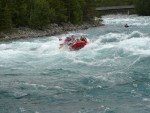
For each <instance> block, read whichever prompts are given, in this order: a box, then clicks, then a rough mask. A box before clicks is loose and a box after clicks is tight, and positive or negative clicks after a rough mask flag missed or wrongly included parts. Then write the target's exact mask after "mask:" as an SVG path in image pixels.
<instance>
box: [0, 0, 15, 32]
mask: <svg viewBox="0 0 150 113" xmlns="http://www.w3.org/2000/svg"><path fill="white" fill-rule="evenodd" d="M11 28H12V18H11V12H10V9H9V6H8V4H7V1H5V0H1V1H0V31H2V30H7V29H11Z"/></svg>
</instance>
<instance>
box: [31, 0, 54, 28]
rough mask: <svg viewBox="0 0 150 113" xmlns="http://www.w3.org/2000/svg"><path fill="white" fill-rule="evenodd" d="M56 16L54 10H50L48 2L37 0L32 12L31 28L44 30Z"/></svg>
mask: <svg viewBox="0 0 150 113" xmlns="http://www.w3.org/2000/svg"><path fill="white" fill-rule="evenodd" d="M53 16H54V9H52V8H51V9H50V8H49V5H48V2H47V1H46V0H37V1H35V3H34V8H33V9H32V11H31V21H30V26H31V27H33V28H37V29H42V28H43V27H44V26H46V25H47V24H49V23H51V22H50V20H51V18H52V17H53Z"/></svg>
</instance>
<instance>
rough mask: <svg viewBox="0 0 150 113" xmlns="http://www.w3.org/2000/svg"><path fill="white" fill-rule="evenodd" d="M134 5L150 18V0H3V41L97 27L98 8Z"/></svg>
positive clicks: (0, 13) (0, 4)
mask: <svg viewBox="0 0 150 113" xmlns="http://www.w3.org/2000/svg"><path fill="white" fill-rule="evenodd" d="M133 4H134V5H135V6H136V12H137V14H139V15H150V2H149V1H147V0H142V1H141V0H122V1H120V0H0V38H9V37H10V38H12V37H30V36H33V37H36V36H45V35H53V34H58V33H62V32H64V31H67V30H68V31H70V30H77V29H85V28H88V27H92V26H97V24H95V23H93V22H91V20H92V19H93V17H95V16H96V12H95V8H96V7H99V6H116V5H133ZM83 23H84V24H83ZM85 23H86V24H85ZM93 24H94V25H93ZM65 25H67V26H65ZM20 28H21V29H20ZM9 34H11V35H9ZM12 34H13V35H12ZM16 34H20V35H16ZM22 34H23V35H22Z"/></svg>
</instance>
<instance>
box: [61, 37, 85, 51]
mask: <svg viewBox="0 0 150 113" xmlns="http://www.w3.org/2000/svg"><path fill="white" fill-rule="evenodd" d="M86 44H87V39H86V38H83V37H81V38H80V39H75V38H74V37H67V38H66V39H65V41H64V45H66V46H68V47H69V49H70V50H79V49H81V48H83V47H85V45H86Z"/></svg>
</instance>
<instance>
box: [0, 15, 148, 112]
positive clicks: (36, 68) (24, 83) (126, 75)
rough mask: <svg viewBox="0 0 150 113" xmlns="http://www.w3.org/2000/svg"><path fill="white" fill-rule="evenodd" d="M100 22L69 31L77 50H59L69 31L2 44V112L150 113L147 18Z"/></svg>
mask: <svg viewBox="0 0 150 113" xmlns="http://www.w3.org/2000/svg"><path fill="white" fill-rule="evenodd" d="M103 23H104V24H105V26H102V27H97V28H91V29H88V30H84V31H78V32H71V33H69V34H75V35H81V34H84V35H87V36H88V38H89V40H90V42H89V44H88V45H87V46H86V47H85V48H83V49H81V50H79V51H69V50H65V49H58V46H59V43H60V42H59V41H58V37H62V38H65V37H66V36H68V35H69V34H62V35H59V36H52V37H45V38H38V39H22V40H18V41H11V42H5V43H4V42H3V43H0V113H150V17H139V16H136V15H131V16H126V15H124V16H122V15H109V16H103ZM126 23H127V24H128V25H129V26H130V27H128V28H125V27H124V24H126Z"/></svg>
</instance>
